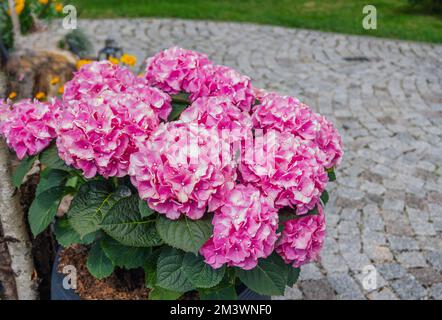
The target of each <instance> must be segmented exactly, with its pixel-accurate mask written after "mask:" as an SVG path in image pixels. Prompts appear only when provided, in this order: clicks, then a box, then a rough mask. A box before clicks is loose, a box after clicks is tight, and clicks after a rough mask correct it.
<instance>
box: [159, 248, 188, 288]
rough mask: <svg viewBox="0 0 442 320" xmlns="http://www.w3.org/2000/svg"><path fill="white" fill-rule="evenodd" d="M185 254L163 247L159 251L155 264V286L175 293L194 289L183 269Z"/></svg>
mask: <svg viewBox="0 0 442 320" xmlns="http://www.w3.org/2000/svg"><path fill="white" fill-rule="evenodd" d="M185 254H186V253H185V252H184V251H181V250H178V249H175V248H171V247H164V248H163V249H162V250H161V253H160V256H159V257H158V263H157V286H158V287H161V288H164V289H168V290H172V291H176V292H186V291H190V290H192V289H194V286H193V284H192V282H190V280H189V278H188V277H187V275H186V273H185V272H184V269H183V260H184V256H185Z"/></svg>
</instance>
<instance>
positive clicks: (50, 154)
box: [40, 143, 70, 171]
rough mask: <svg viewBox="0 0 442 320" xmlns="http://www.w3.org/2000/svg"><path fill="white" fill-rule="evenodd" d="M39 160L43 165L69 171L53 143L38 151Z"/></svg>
mask: <svg viewBox="0 0 442 320" xmlns="http://www.w3.org/2000/svg"><path fill="white" fill-rule="evenodd" d="M40 162H41V164H42V166H43V167H46V168H50V169H58V170H64V171H69V170H70V168H69V167H68V166H67V165H66V164H65V163H64V162H63V160H61V159H60V157H59V156H58V151H57V147H56V145H55V144H54V143H53V144H51V146H49V147H48V148H46V149H45V150H44V151H43V152H42V153H40Z"/></svg>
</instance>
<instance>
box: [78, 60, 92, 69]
mask: <svg viewBox="0 0 442 320" xmlns="http://www.w3.org/2000/svg"><path fill="white" fill-rule="evenodd" d="M91 62H92V60H87V59H80V60H78V61H77V69H80V68H81V67H82V66H84V65H86V64H89V63H91Z"/></svg>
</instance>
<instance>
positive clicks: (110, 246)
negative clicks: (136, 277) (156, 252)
mask: <svg viewBox="0 0 442 320" xmlns="http://www.w3.org/2000/svg"><path fill="white" fill-rule="evenodd" d="M101 247H102V248H103V250H104V252H105V253H106V255H107V257H108V258H109V259H111V261H112V263H113V265H114V266H117V267H122V268H126V269H133V268H139V267H143V266H144V265H145V263H146V260H147V259H148V257H149V255H150V254H151V252H152V250H151V249H150V248H137V247H129V246H125V245H123V244H121V243H119V242H118V241H116V240H114V239H112V238H110V237H105V238H104V239H103V240H102V244H101Z"/></svg>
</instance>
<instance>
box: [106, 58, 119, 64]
mask: <svg viewBox="0 0 442 320" xmlns="http://www.w3.org/2000/svg"><path fill="white" fill-rule="evenodd" d="M108 60H109V61H110V62H111V63H113V64H119V63H120V60H118V59H117V58H114V57H109V59H108Z"/></svg>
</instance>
